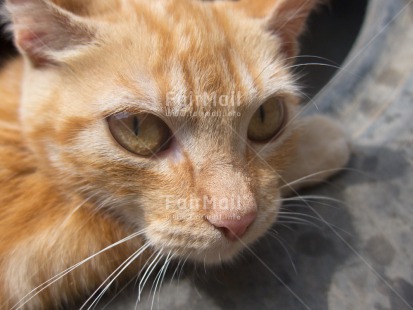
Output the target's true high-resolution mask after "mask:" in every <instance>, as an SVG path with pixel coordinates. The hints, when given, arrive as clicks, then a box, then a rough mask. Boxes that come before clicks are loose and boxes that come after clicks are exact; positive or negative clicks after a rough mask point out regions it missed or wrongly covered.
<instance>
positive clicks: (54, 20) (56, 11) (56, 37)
mask: <svg viewBox="0 0 413 310" xmlns="http://www.w3.org/2000/svg"><path fill="white" fill-rule="evenodd" d="M5 13H6V15H8V17H9V19H10V21H11V27H10V28H11V31H12V33H13V36H14V41H15V44H16V46H17V48H18V49H19V50H20V52H21V53H22V54H23V55H25V56H27V58H28V59H29V60H30V62H31V63H32V64H33V65H34V66H35V67H42V66H46V65H51V64H57V63H59V62H60V61H61V60H62V59H64V58H65V57H66V56H69V55H73V54H75V53H76V52H78V51H79V50H80V49H81V48H82V47H84V46H86V45H88V44H90V43H92V42H93V40H94V36H95V30H94V29H93V27H92V26H91V25H90V24H88V22H87V21H86V20H84V19H83V18H82V17H79V16H77V15H74V14H72V13H70V12H69V11H66V10H64V9H62V8H60V7H58V6H57V5H55V4H53V3H52V2H50V1H48V0H6V5H5Z"/></svg>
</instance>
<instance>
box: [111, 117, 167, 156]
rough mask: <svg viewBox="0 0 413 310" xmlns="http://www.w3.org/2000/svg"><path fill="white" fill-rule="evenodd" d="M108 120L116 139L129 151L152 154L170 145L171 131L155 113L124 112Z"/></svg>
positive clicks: (142, 154)
mask: <svg viewBox="0 0 413 310" xmlns="http://www.w3.org/2000/svg"><path fill="white" fill-rule="evenodd" d="M107 120H108V123H109V129H110V132H111V133H112V135H113V137H114V138H115V140H116V141H117V142H118V143H119V144H120V145H121V146H123V147H124V148H125V149H127V150H128V151H129V152H132V153H134V154H137V155H140V156H151V155H154V154H156V153H158V152H160V151H162V150H165V149H166V148H167V147H168V146H169V142H170V140H171V139H170V138H171V131H170V130H169V128H168V126H167V125H166V124H165V123H164V122H163V121H162V120H161V119H160V118H159V117H157V116H155V115H152V114H144V113H142V114H130V113H126V112H122V113H118V114H115V115H112V116H109V117H108V119H107Z"/></svg>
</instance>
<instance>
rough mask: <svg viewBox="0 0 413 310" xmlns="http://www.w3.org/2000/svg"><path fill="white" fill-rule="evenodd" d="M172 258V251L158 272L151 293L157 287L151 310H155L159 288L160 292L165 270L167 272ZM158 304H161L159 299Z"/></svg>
mask: <svg viewBox="0 0 413 310" xmlns="http://www.w3.org/2000/svg"><path fill="white" fill-rule="evenodd" d="M170 256H171V251H169V253H168V255H167V257H166V259H165V262H164V264H163V265H162V268H161V269H160V270H159V271H158V274H157V275H156V277H155V280H154V284H152V287H151V291H152V289H153V286H154V285H155V289H154V291H153V296H152V304H151V310H152V309H153V304H154V302H155V296H156V291H157V289H158V288H159V290H160V285H161V283H160V281H161V279H162V278H163V274H164V270H165V272H166V268H168V265H169V262H170ZM149 295H150V293H149ZM158 296H159V295H158ZM158 304H159V299H158Z"/></svg>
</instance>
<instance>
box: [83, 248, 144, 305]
mask: <svg viewBox="0 0 413 310" xmlns="http://www.w3.org/2000/svg"><path fill="white" fill-rule="evenodd" d="M149 246H150V244H149V243H146V244H144V245H143V246H142V247H140V248H139V249H138V250H137V251H136V252H135V253H133V254H132V255H131V256H129V257H128V258H127V259H126V260H125V261H124V262H123V263H122V264H120V265H119V267H118V268H116V269H115V270H114V271H113V272H112V273H111V274H110V275H109V276H108V277H107V278H106V280H105V281H103V282H102V284H101V285H100V286H99V287H98V288H97V289H96V290H95V291H94V292H93V294H92V295H91V296H90V297H89V298H88V299H87V300H86V301H85V303H84V304H83V305H82V307H80V309H79V310H82V309H83V308H84V307H85V306H86V305H87V304H88V303H89V301H91V299H92V298H93V296H95V294H96V293H97V292H98V291H99V290H100V289H101V288H102V287H103V286H104V285H105V284H106V283H107V282H108V281H109V283H108V284H107V285H106V287H105V288H104V289H103V290H102V292H100V293H99V295H98V296H97V298H96V299H95V300H94V301H93V302H92V304H91V305H90V306H89V307H88V310H90V309H91V308H92V306H93V305H95V304H97V303H98V302H99V300H100V299H101V298H102V296H103V295H104V294H105V293H106V291H107V290H108V289H109V287H110V286H111V285H112V283H113V282H114V281H115V280H116V279H117V278H118V277H119V275H120V274H121V273H122V272H123V271H124V270H125V269H126V268H128V267H129V266H130V264H131V263H132V262H133V261H134V260H135V259H136V258H138V257H139V256H140V255H141V254H142V253H143V252H144V251H145V250H146V249H147V248H149ZM113 276H114V277H113ZM112 277H113V279H112V280H110V279H111V278H112Z"/></svg>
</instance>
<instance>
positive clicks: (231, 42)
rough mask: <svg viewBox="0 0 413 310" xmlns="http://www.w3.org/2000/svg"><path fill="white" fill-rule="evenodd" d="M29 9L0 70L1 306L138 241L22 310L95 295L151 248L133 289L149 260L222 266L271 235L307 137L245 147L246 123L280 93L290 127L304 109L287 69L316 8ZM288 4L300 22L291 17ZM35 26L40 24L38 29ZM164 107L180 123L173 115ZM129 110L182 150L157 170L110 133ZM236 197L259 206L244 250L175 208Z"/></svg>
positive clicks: (169, 0) (135, 3) (20, 14)
mask: <svg viewBox="0 0 413 310" xmlns="http://www.w3.org/2000/svg"><path fill="white" fill-rule="evenodd" d="M27 1H28V0H10V1H8V7H9V11H10V13H11V16H12V20H13V22H14V30H13V31H14V34H15V37H16V44H17V46H18V48H19V49H20V51H21V53H22V54H23V59H21V58H18V59H16V60H14V61H12V62H10V63H9V64H8V65H7V66H6V67H5V68H3V69H2V70H1V71H0V97H1V98H2V99H1V101H0V159H1V167H0V182H1V187H0V300H1V301H2V302H3V303H2V304H0V308H1V309H3V308H4V309H8V308H10V307H11V306H13V305H15V304H16V303H17V302H18V301H19V300H20V299H21V298H22V297H23V296H25V294H27V293H28V292H29V291H30V290H31V289H33V288H35V287H36V286H38V285H40V284H42V283H43V282H45V281H47V280H48V279H49V278H51V277H53V276H54V275H55V274H57V273H59V272H60V271H62V270H64V269H66V268H68V267H70V266H73V265H74V264H76V263H77V262H79V261H81V260H82V259H84V258H86V257H89V256H90V255H93V254H94V253H96V252H98V251H99V250H101V249H103V248H105V247H106V246H109V245H110V244H113V243H115V242H116V241H118V240H120V239H122V238H124V237H126V236H128V235H129V234H130V233H132V232H135V231H137V230H139V229H142V228H144V229H146V232H145V234H144V236H143V237H138V238H135V239H132V240H131V241H128V242H126V243H124V244H122V245H119V246H117V247H116V248H114V249H113V250H110V251H107V252H105V253H103V254H101V255H99V256H97V257H96V258H94V259H93V260H91V261H90V262H89V263H86V264H84V265H82V266H81V267H79V268H78V269H76V270H75V271H73V272H72V273H70V274H69V275H68V276H66V277H63V278H62V279H61V280H60V281H58V282H57V283H55V284H54V285H52V286H50V287H49V288H47V289H46V290H45V291H44V292H42V293H40V294H39V295H36V296H35V298H34V299H33V300H31V301H30V302H28V303H27V304H26V305H25V307H26V308H28V309H40V308H43V309H44V308H46V307H49V308H57V307H59V305H60V304H62V303H65V302H69V303H71V302H72V301H75V300H76V299H77V298H78V297H81V296H84V295H87V294H88V293H91V292H92V291H93V289H94V288H96V287H97V286H98V285H99V284H100V283H101V282H102V281H103V280H104V279H105V278H106V277H107V276H108V275H109V274H110V273H111V272H112V271H113V270H114V269H115V268H117V267H118V266H119V265H120V264H121V263H122V262H123V261H125V259H126V258H127V257H128V256H130V255H131V254H132V253H134V252H135V251H136V250H137V249H138V248H139V247H140V246H142V245H143V244H144V243H145V242H149V243H150V244H151V248H150V249H148V251H145V253H144V254H143V255H142V256H141V258H140V259H141V261H140V262H141V263H139V262H138V263H136V264H133V267H131V268H130V269H128V270H127V271H126V272H125V273H124V276H125V278H128V277H131V276H132V275H133V274H134V272H136V271H137V270H139V269H140V268H141V267H142V265H143V263H144V262H145V260H147V259H148V257H149V255H150V253H152V252H153V251H157V250H160V249H162V250H163V252H164V253H168V252H170V251H172V252H173V253H174V254H175V255H176V256H181V257H186V256H187V255H189V256H190V257H191V259H192V260H195V261H202V260H206V262H207V263H211V264H214V263H218V262H219V259H224V260H230V259H232V258H233V257H234V256H235V255H236V254H237V253H238V252H239V251H241V250H242V248H243V247H244V246H243V244H245V243H246V244H249V243H251V242H253V241H255V240H256V239H257V238H258V237H260V236H261V235H263V234H264V233H265V231H266V230H267V229H268V227H269V226H270V225H271V224H272V223H273V222H274V220H275V218H276V216H277V211H278V208H279V205H280V203H279V197H280V189H279V186H278V184H279V183H280V182H282V180H280V173H281V172H283V171H284V170H286V169H287V167H288V166H289V163H290V161H291V158H293V155H294V153H295V149H296V141H297V139H298V138H297V137H298V130H297V127H296V126H295V125H294V124H295V123H294V122H290V123H289V125H288V126H287V127H286V128H285V130H284V131H283V133H282V134H281V135H280V137H279V138H278V139H277V140H276V141H274V142H271V143H268V144H265V145H262V144H251V143H249V142H247V138H246V132H247V127H248V121H249V119H250V118H251V116H252V115H253V113H254V112H255V111H256V110H257V108H258V107H259V106H260V105H261V104H262V103H263V101H265V100H266V99H267V98H269V97H271V96H274V95H275V96H278V97H279V98H281V99H282V100H284V101H285V104H286V106H287V110H288V115H289V116H288V117H289V120H290V121H292V120H293V119H294V115H295V106H296V103H297V101H298V99H297V95H296V86H295V84H294V78H293V76H292V74H291V73H290V72H289V70H288V68H287V65H288V60H287V59H286V58H287V57H289V56H292V55H293V54H294V53H295V43H294V45H291V44H293V43H292V41H294V42H295V40H296V37H297V36H298V35H299V33H300V32H301V30H302V28H303V24H304V20H305V16H307V15H308V14H309V12H310V9H311V8H312V7H313V6H314V5H315V1H310V2H308V1H307V2H308V3H309V5H304V6H302V2H304V1H299V0H294V1H291V0H289V1H288V4H287V1H285V0H284V1H281V0H280V1H241V3H239V4H234V3H232V2H226V1H220V2H216V3H215V2H198V1H190V0H164V1H161V0H157V1H143V0H129V1H111V2H108V1H90V2H84V1H80V0H77V1H75V0H73V1H67V0H55V1H54V3H56V4H57V5H60V6H61V7H63V8H65V9H67V10H68V12H66V11H61V9H59V7H57V6H50V4H47V2H45V1H43V0H34V1H32V2H30V5H33V6H34V7H33V8H32V9H30V10H28V9H27V10H26V9H24V8H22V7H20V6H19V5H21V4H19V3H20V2H23V3H28V2H27ZM85 3H88V4H85ZM293 7H295V8H300V9H299V13H300V14H299V18H297V19H296V18H294V16H291V15H288V16H287V17H288V18H287V19H285V18H286V17H285V16H283V12H284V11H285V10H288V11H289V10H290V9H291V8H293ZM29 8H30V7H29ZM269 15H271V16H272V18H271V16H270V17H269V18H266V19H261V18H257V17H264V16H265V17H267V16H269ZM31 16H32V17H33V19H34V20H36V18H40V17H42V19H41V20H42V23H38V24H31ZM277 18H278V19H277ZM282 21H283V22H285V23H286V26H285V27H286V28H288V29H284V28H285V27H284V28H283V27H281V26H282ZM67 23H69V24H67ZM56 25H57V26H58V27H54V26H56ZM269 27H272V28H273V29H269ZM56 29H58V30H56ZM59 29H60V30H59ZM28 31H29V34H28ZM56 31H60V32H61V33H60V34H58V33H56ZM49 32H50V33H49ZM30 33H31V34H30ZM33 34H34V35H35V37H34V36H33ZM59 35H60V36H59ZM36 36H37V37H39V38H40V39H41V41H42V44H40V43H39V40H37V39H36V38H37V37H36ZM68 38H69V39H68ZM66 45H68V46H66ZM23 63H24V64H23ZM23 71H24V72H23ZM171 91H173V94H174V96H172V98H171V100H170V101H168V100H167V98H169V97H168V96H170V92H171ZM231 93H237V94H239V98H241V104H240V105H239V106H238V105H233V106H221V105H216V106H215V105H212V104H209V105H206V106H198V105H191V104H189V102H188V95H190V94H193V95H202V94H215V95H217V96H218V97H219V96H224V95H227V94H231ZM168 109H172V110H173V111H181V112H182V111H184V113H183V114H182V115H181V114H179V115H177V116H168V114H167V113H168V112H170V110H168ZM120 111H129V112H142V111H143V112H146V113H153V114H155V115H158V116H159V117H161V118H162V119H163V120H164V121H165V122H166V123H167V124H168V126H169V127H170V128H171V130H172V131H173V132H174V134H175V139H176V141H177V142H176V144H177V146H176V147H177V148H178V149H180V150H181V151H177V152H176V154H175V155H174V156H172V155H169V156H166V155H164V156H159V158H150V159H148V158H139V157H138V156H133V155H131V154H130V153H128V152H126V151H125V150H123V149H122V148H121V147H120V146H119V145H118V144H117V143H116V142H115V141H114V140H113V138H112V137H111V136H110V133H109V131H108V128H107V125H106V120H105V118H106V117H107V116H109V115H111V114H113V113H116V112H120ZM205 112H209V113H212V112H214V113H220V115H222V116H220V117H205V114H202V113H205ZM196 113H199V114H196ZM231 113H239V115H240V116H237V117H236V116H230V115H232V114H231ZM233 115H236V114H233ZM257 154H258V155H257ZM234 194H235V195H238V196H240V197H247V198H245V199H244V200H243V201H242V202H241V204H250V203H251V201H253V200H254V201H256V203H257V206H258V216H257V219H256V221H255V222H254V223H253V224H252V225H251V227H249V228H248V231H247V232H246V234H245V236H244V237H243V238H242V239H243V241H242V243H241V242H229V241H228V240H225V238H224V237H223V236H222V234H221V232H220V231H219V230H217V229H216V228H214V227H213V226H211V224H210V223H208V222H207V221H206V220H205V217H207V216H208V215H210V214H211V212H217V211H211V210H210V209H209V208H185V209H182V208H178V207H177V206H178V201H185V202H189V201H190V200H191V199H192V198H193V197H196V198H202V197H203V196H207V197H218V198H220V197H221V198H229V197H230V196H231V195H234ZM166 197H170V200H171V204H172V206H173V207H170V206H167V204H166ZM243 212H244V211H242V210H241V211H239V214H241V215H242V214H243Z"/></svg>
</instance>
